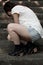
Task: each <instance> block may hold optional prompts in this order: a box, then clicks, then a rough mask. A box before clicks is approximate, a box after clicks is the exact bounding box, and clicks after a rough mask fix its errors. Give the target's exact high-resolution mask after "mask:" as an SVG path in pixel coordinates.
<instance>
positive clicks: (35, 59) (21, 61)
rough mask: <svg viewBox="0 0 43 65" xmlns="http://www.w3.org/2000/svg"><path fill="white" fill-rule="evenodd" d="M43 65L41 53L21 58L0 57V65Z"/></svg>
mask: <svg viewBox="0 0 43 65" xmlns="http://www.w3.org/2000/svg"><path fill="white" fill-rule="evenodd" d="M14 64H15V65H43V53H40V54H34V55H29V56H23V57H14V56H8V55H5V54H1V55H0V65H14Z"/></svg>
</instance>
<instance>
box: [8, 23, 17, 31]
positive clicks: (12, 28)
mask: <svg viewBox="0 0 43 65" xmlns="http://www.w3.org/2000/svg"><path fill="white" fill-rule="evenodd" d="M16 28H17V24H16V23H10V24H8V26H7V31H8V32H10V31H13V30H14V31H15V30H16Z"/></svg>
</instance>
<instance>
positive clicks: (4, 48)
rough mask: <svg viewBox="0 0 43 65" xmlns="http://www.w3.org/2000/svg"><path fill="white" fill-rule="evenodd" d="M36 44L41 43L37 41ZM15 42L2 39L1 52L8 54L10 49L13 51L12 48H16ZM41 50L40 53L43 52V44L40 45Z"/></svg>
mask: <svg viewBox="0 0 43 65" xmlns="http://www.w3.org/2000/svg"><path fill="white" fill-rule="evenodd" d="M35 44H39V43H35ZM14 47H15V46H14V43H13V42H10V41H8V40H0V54H7V55H8V53H9V51H10V52H11V51H12V50H14ZM39 47H40V50H39V52H38V53H39V54H40V53H42V52H43V45H40V44H39Z"/></svg>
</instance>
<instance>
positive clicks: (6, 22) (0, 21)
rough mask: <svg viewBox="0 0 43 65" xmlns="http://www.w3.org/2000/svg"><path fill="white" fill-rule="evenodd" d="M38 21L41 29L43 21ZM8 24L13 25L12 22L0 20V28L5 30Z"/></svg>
mask: <svg viewBox="0 0 43 65" xmlns="http://www.w3.org/2000/svg"><path fill="white" fill-rule="evenodd" d="M39 21H40V23H41V25H42V27H43V20H39ZM9 23H14V22H13V20H11V21H10V20H0V28H7V25H8V24H9Z"/></svg>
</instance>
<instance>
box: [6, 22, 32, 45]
mask: <svg viewBox="0 0 43 65" xmlns="http://www.w3.org/2000/svg"><path fill="white" fill-rule="evenodd" d="M7 30H8V33H9V34H10V36H11V38H12V40H13V42H15V41H16V42H19V44H20V38H22V39H23V40H26V41H30V40H31V37H30V35H29V33H28V31H27V29H26V27H24V26H23V25H20V24H16V23H10V24H8V26H7ZM19 36H20V38H19ZM15 44H17V43H15Z"/></svg>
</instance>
